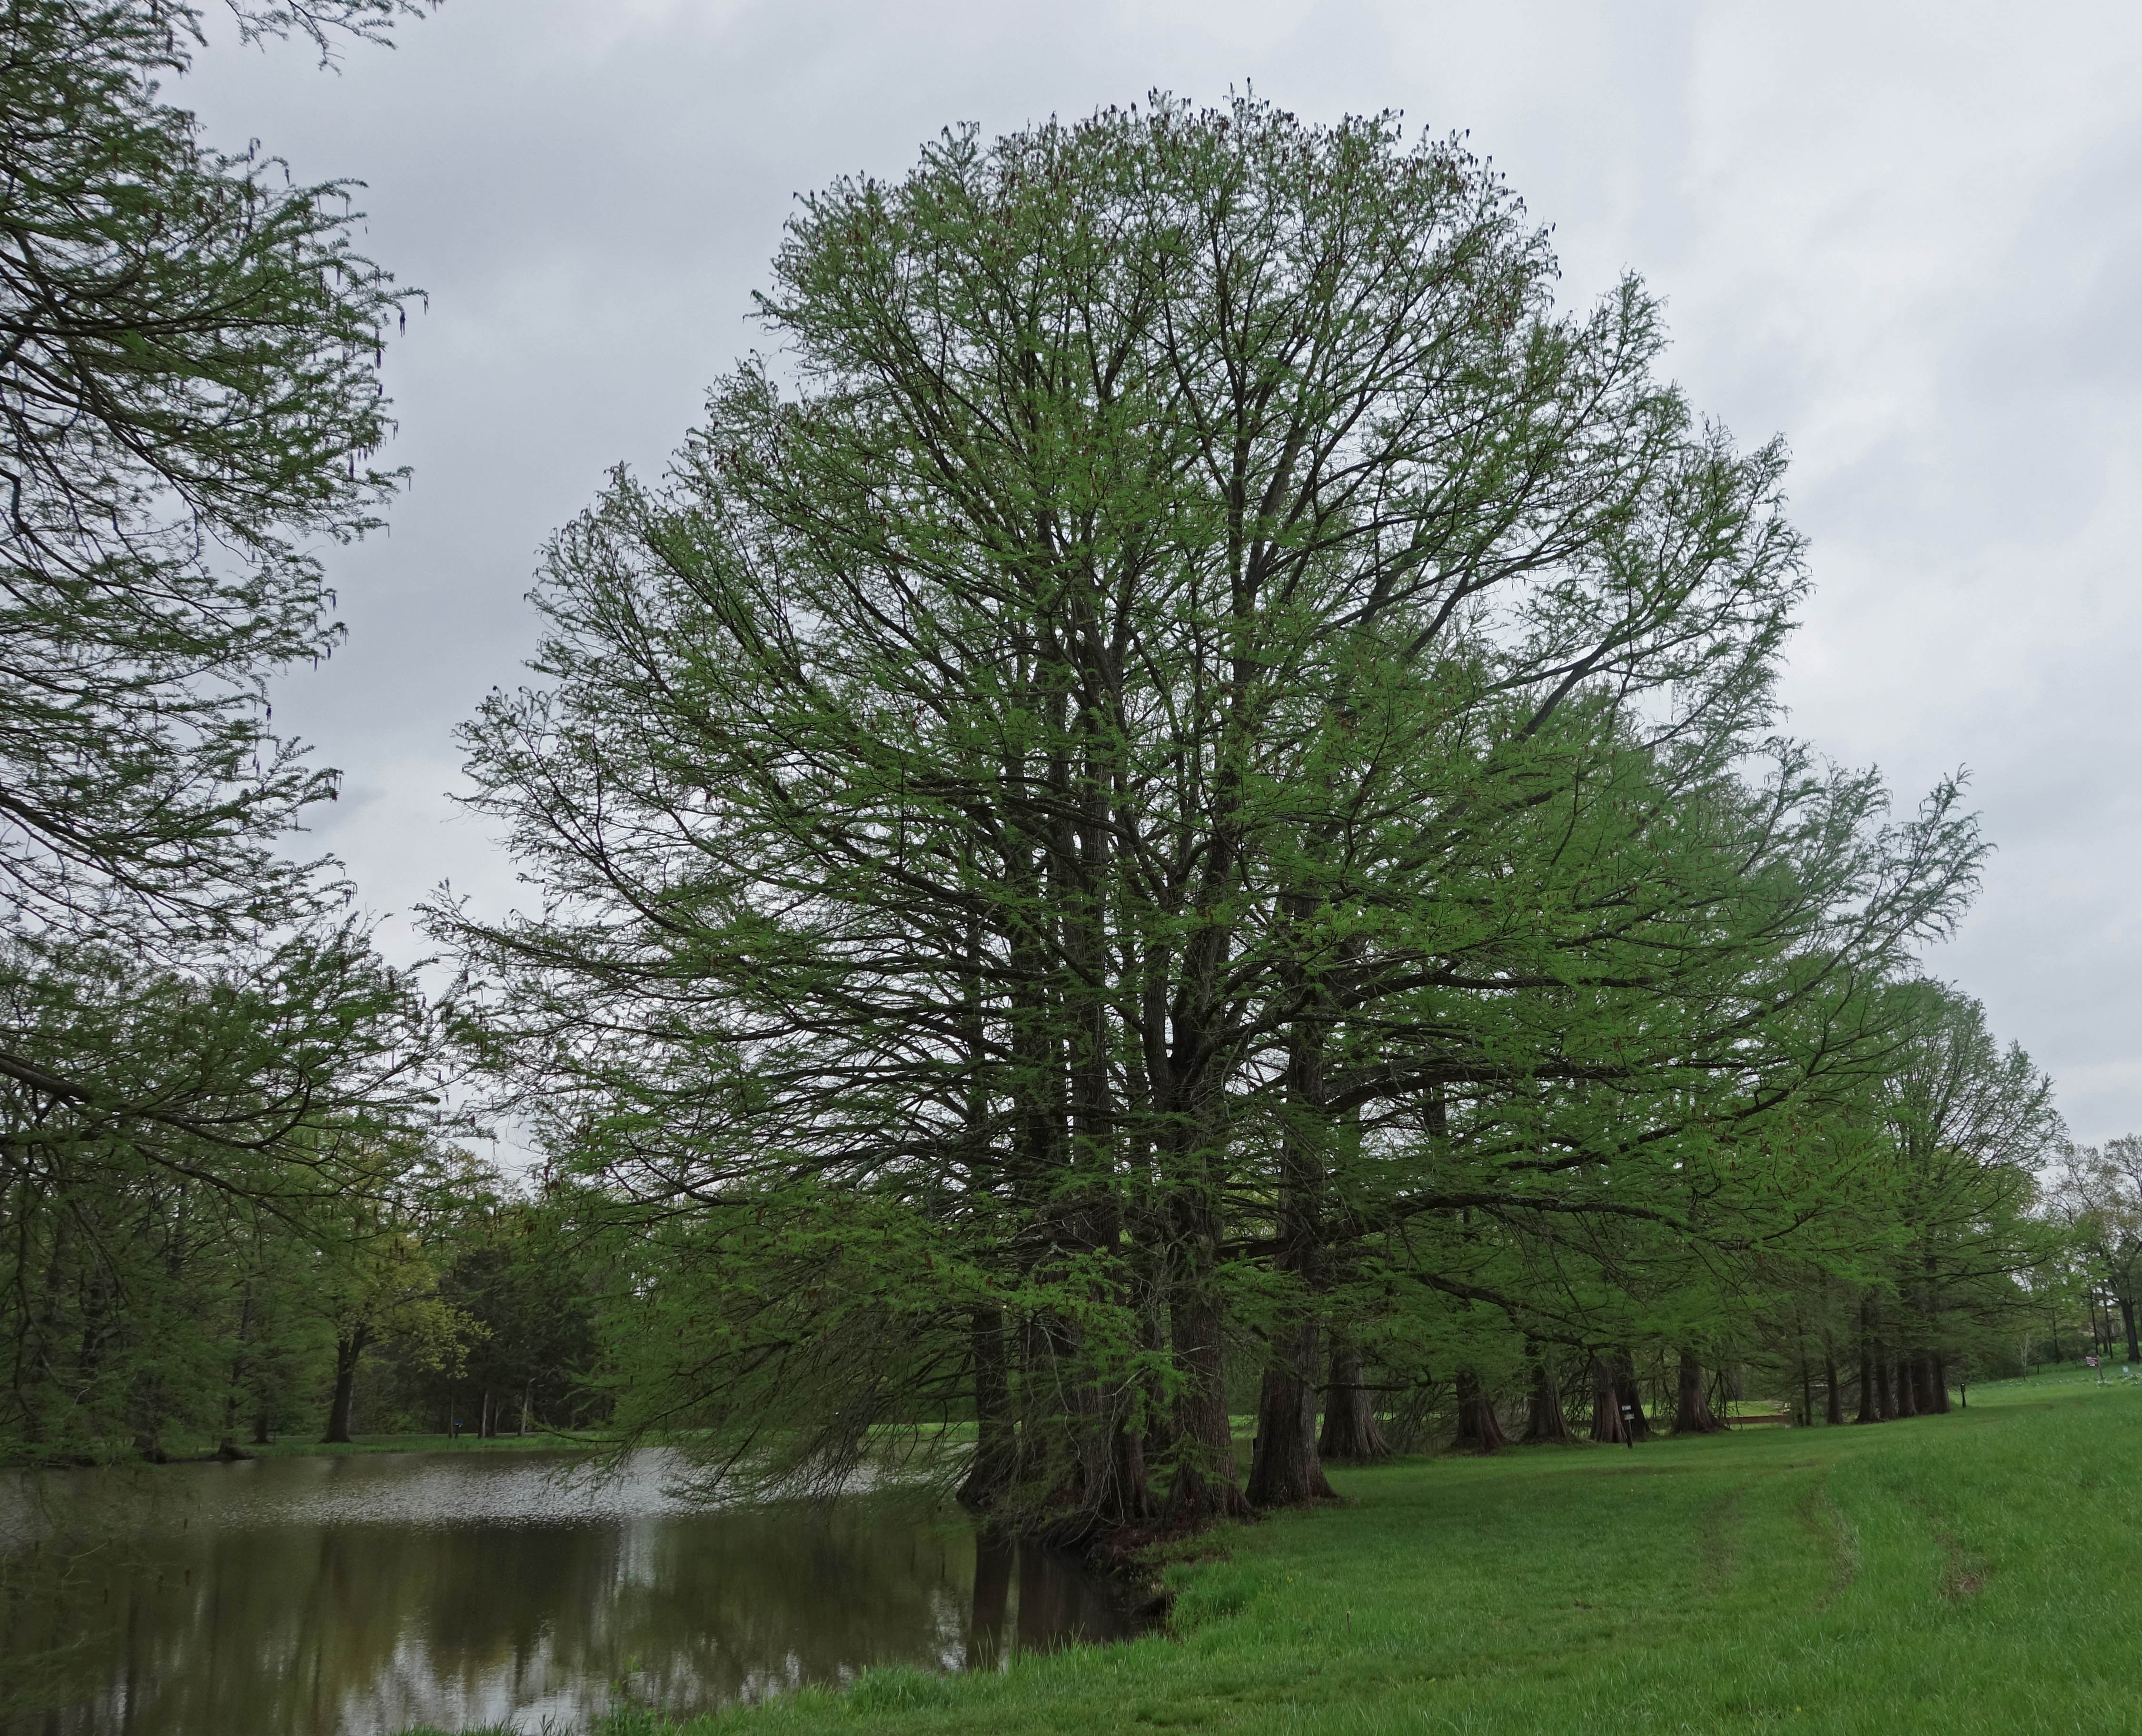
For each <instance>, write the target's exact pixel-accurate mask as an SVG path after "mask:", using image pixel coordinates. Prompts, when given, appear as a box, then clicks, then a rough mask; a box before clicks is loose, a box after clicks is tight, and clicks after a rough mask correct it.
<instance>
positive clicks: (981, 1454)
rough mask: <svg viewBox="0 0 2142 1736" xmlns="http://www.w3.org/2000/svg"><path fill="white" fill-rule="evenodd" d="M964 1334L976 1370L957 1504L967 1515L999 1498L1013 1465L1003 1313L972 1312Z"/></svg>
mask: <svg viewBox="0 0 2142 1736" xmlns="http://www.w3.org/2000/svg"><path fill="white" fill-rule="evenodd" d="M968 1332H969V1344H970V1354H971V1355H972V1356H973V1359H974V1365H975V1456H974V1457H973V1458H972V1459H970V1460H969V1461H968V1463H967V1477H966V1481H965V1482H962V1483H961V1484H960V1490H959V1494H958V1497H957V1499H958V1501H959V1502H960V1506H961V1507H965V1508H967V1509H968V1510H969V1511H970V1512H976V1513H986V1512H990V1510H991V1509H993V1508H994V1507H995V1506H996V1505H997V1503H998V1502H999V1501H1001V1500H1002V1499H1003V1498H1004V1492H1005V1491H1006V1490H1008V1489H1009V1487H1011V1483H1012V1478H1013V1476H1014V1472H1015V1471H1016V1469H1017V1466H1018V1453H1019V1435H1018V1432H1017V1430H1016V1429H1015V1428H1014V1426H1013V1423H1012V1413H1011V1374H1010V1359H1009V1354H1008V1353H1007V1351H1006V1348H1005V1344H1004V1310H1003V1309H1000V1308H978V1309H975V1311H974V1314H973V1315H972V1317H971V1319H970V1321H969V1323H968Z"/></svg>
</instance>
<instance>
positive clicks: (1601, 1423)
mask: <svg viewBox="0 0 2142 1736" xmlns="http://www.w3.org/2000/svg"><path fill="white" fill-rule="evenodd" d="M1624 1402H1625V1401H1624V1400H1623V1398H1622V1397H1621V1392H1620V1390H1619V1389H1618V1388H1617V1387H1616V1384H1615V1371H1614V1369H1612V1368H1611V1366H1610V1365H1609V1364H1608V1363H1607V1359H1606V1358H1604V1357H1594V1358H1593V1359H1592V1439H1593V1440H1595V1441H1605V1442H1607V1443H1609V1444H1610V1445H1612V1446H1616V1447H1620V1446H1624V1445H1630V1444H1633V1443H1632V1440H1631V1434H1630V1429H1629V1419H1628V1418H1626V1417H1625V1416H1624V1415H1623V1414H1622V1413H1621V1407H1622V1404H1623V1403H1624Z"/></svg>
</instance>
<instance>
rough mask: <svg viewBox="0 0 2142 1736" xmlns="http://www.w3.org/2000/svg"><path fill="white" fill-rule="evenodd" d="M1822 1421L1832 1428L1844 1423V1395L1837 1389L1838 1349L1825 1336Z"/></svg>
mask: <svg viewBox="0 0 2142 1736" xmlns="http://www.w3.org/2000/svg"><path fill="white" fill-rule="evenodd" d="M1822 1381H1823V1400H1822V1420H1823V1421H1824V1423H1828V1424H1829V1426H1830V1427H1831V1428H1841V1427H1842V1426H1843V1423H1844V1394H1843V1393H1840V1392H1839V1391H1838V1389H1837V1348H1836V1346H1835V1345H1834V1344H1831V1343H1830V1341H1829V1335H1828V1334H1826V1333H1825V1334H1824V1337H1823V1343H1822Z"/></svg>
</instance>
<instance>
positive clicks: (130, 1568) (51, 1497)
mask: <svg viewBox="0 0 2142 1736" xmlns="http://www.w3.org/2000/svg"><path fill="white" fill-rule="evenodd" d="M669 1468H671V1467H669V1462H667V1461H666V1460H665V1459H664V1457H663V1456H662V1455H659V1454H657V1453H644V1454H639V1455H635V1456H634V1458H633V1460H632V1461H631V1462H629V1464H628V1465H627V1467H626V1468H625V1471H624V1474H623V1475H621V1476H619V1477H614V1478H611V1479H608V1480H604V1481H596V1480H594V1479H591V1478H590V1477H586V1476H585V1475H575V1474H572V1472H571V1471H570V1467H569V1466H567V1465H566V1464H565V1463H564V1462H560V1461H555V1460H543V1459H538V1458H536V1457H534V1456H521V1455H515V1456H512V1457H506V1456H504V1455H489V1454H482V1453H477V1452H458V1453H437V1454H426V1455H416V1454H398V1453H397V1454H382V1455H376V1456H361V1457H358V1456H353V1457H319V1458H296V1459H278V1460H269V1461H266V1462H259V1463H253V1464H240V1465H199V1466H172V1467H163V1468H160V1469H156V1470H146V1469H145V1470H141V1471H134V1472H126V1471H108V1472H60V1473H54V1474H51V1475H47V1476H44V1477H36V1478H17V1479H13V1480H12V1481H10V1482H7V1483H6V1484H4V1486H0V1658H4V1659H6V1660H7V1666H6V1669H5V1671H4V1674H0V1733H5V1736H106V1733H119V1732H125V1733H133V1732H137V1731H138V1732H142V1733H154V1736H211V1733H212V1736H252V1733H256V1732H257V1733H263V1736H266V1733H275V1736H284V1733H289V1736H384V1733H391V1732H395V1731H398V1730H401V1729H403V1728H404V1727H406V1726H407V1725H409V1724H418V1723H429V1724H439V1725H442V1726H443V1727H445V1728H447V1729H453V1728H456V1727H457V1726H461V1725H476V1724H489V1723H493V1722H497V1721H501V1720H504V1719H511V1720H512V1721H513V1722H514V1723H515V1724H518V1725H520V1726H521V1727H522V1728H524V1729H531V1730H534V1729H540V1727H541V1724H542V1722H543V1720H544V1719H546V1718H547V1719H551V1720H552V1721H554V1722H555V1723H556V1724H563V1725H566V1726H568V1727H570V1726H571V1725H573V1724H576V1723H578V1722H580V1721H582V1720H585V1719H588V1718H590V1717H591V1716H593V1715H594V1714H596V1713H597V1712H599V1711H600V1710H601V1709H603V1708H604V1707H605V1706H606V1705H608V1704H611V1703H612V1700H613V1698H614V1694H615V1693H616V1692H617V1689H618V1686H619V1684H623V1685H624V1687H626V1688H627V1689H629V1692H630V1693H631V1694H632V1695H633V1696H634V1698H637V1699H644V1700H649V1701H652V1702H654V1703H655V1704H660V1705H663V1706H665V1707H667V1708H669V1709H672V1710H674V1711H677V1712H680V1713H689V1712H693V1711H700V1710H706V1709H711V1708H713V1707H715V1706H718V1705H721V1704H727V1703H728V1702H731V1701H734V1700H738V1699H757V1698H760V1697H762V1696H763V1695H766V1694H772V1693H778V1692H781V1691H783V1690H785V1689H789V1688H792V1687H794V1686H797V1684H802V1683H807V1682H840V1681H842V1680H845V1679H847V1678H848V1677H850V1676H851V1675H852V1674H854V1673H855V1671H856V1670H857V1669H861V1668H862V1667H863V1666H865V1665H866V1664H888V1663H904V1664H922V1665H925V1666H927V1667H930V1668H937V1669H961V1668H967V1669H975V1668H984V1669H986V1668H990V1667H994V1666H995V1665H997V1664H1000V1663H1001V1662H1002V1661H1003V1660H1004V1659H1006V1658H1007V1657H1009V1655H1011V1654H1012V1653H1013V1652H1014V1651H1016V1650H1019V1649H1023V1648H1033V1647H1039V1646H1048V1645H1059V1644H1062V1643H1064V1641H1065V1640H1068V1639H1073V1638H1086V1639H1108V1638H1113V1637H1117V1636H1119V1635H1122V1634H1123V1633H1125V1632H1127V1631H1128V1630H1129V1628H1130V1625H1131V1618H1130V1615H1129V1613H1128V1610H1127V1608H1126V1607H1125V1605H1124V1602H1123V1599H1122V1598H1121V1596H1120V1595H1118V1591H1117V1589H1116V1587H1115V1586H1113V1584H1112V1583H1111V1582H1109V1581H1104V1580H1101V1579H1098V1578H1097V1577H1095V1576H1090V1575H1086V1574H1083V1573H1081V1572H1079V1571H1078V1570H1077V1569H1076V1568H1075V1567H1073V1566H1072V1565H1071V1564H1069V1563H1068V1562H1067V1561H1064V1560H1063V1559H1062V1558H1061V1557H1058V1556H1050V1555H1049V1554H1047V1553H1045V1552H1044V1551H1036V1550H1028V1551H1017V1550H1014V1549H1013V1548H1011V1547H1009V1546H1005V1545H1003V1544H1001V1543H995V1542H991V1541H987V1540H985V1539H982V1538H980V1537H978V1536H976V1534H975V1531H973V1530H972V1529H971V1528H970V1526H966V1525H965V1524H964V1523H961V1522H960V1521H958V1520H957V1519H956V1518H955V1517H952V1516H950V1515H949V1514H946V1513H944V1512H922V1511H918V1510H917V1509H916V1508H914V1507H908V1506H901V1505H899V1504H896V1503H894V1502H888V1501H886V1500H882V1499H879V1500H861V1499H859V1500H856V1501H852V1502H840V1503H836V1504H834V1505H833V1506H832V1507H828V1508H818V1509H782V1510H771V1511H758V1512H695V1511H692V1510H689V1509H687V1508H685V1507H682V1506H681V1505H680V1504H679V1503H678V1502H674V1501H673V1500H672V1499H671V1498H670V1497H669V1496H668V1495H666V1494H665V1493H664V1486H665V1482H666V1481H667V1472H668V1471H669Z"/></svg>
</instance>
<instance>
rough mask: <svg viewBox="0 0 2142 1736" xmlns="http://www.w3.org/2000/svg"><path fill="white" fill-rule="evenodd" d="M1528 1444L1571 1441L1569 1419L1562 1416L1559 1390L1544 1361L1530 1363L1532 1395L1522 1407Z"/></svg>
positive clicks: (1560, 1390) (1538, 1358)
mask: <svg viewBox="0 0 2142 1736" xmlns="http://www.w3.org/2000/svg"><path fill="white" fill-rule="evenodd" d="M1524 1438H1525V1439H1526V1440H1527V1441H1528V1442H1540V1441H1573V1440H1575V1439H1576V1438H1577V1437H1576V1436H1575V1435H1574V1434H1572V1433H1571V1432H1570V1427H1569V1418H1567V1416H1565V1415H1564V1414H1563V1413H1562V1388H1561V1387H1560V1386H1558V1385H1557V1383H1556V1382H1555V1378H1554V1371H1553V1370H1552V1369H1550V1368H1549V1367H1548V1366H1547V1359H1545V1358H1544V1357H1534V1358H1533V1359H1532V1394H1531V1398H1530V1399H1529V1401H1528V1403H1527V1404H1526V1407H1525V1434H1524Z"/></svg>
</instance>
